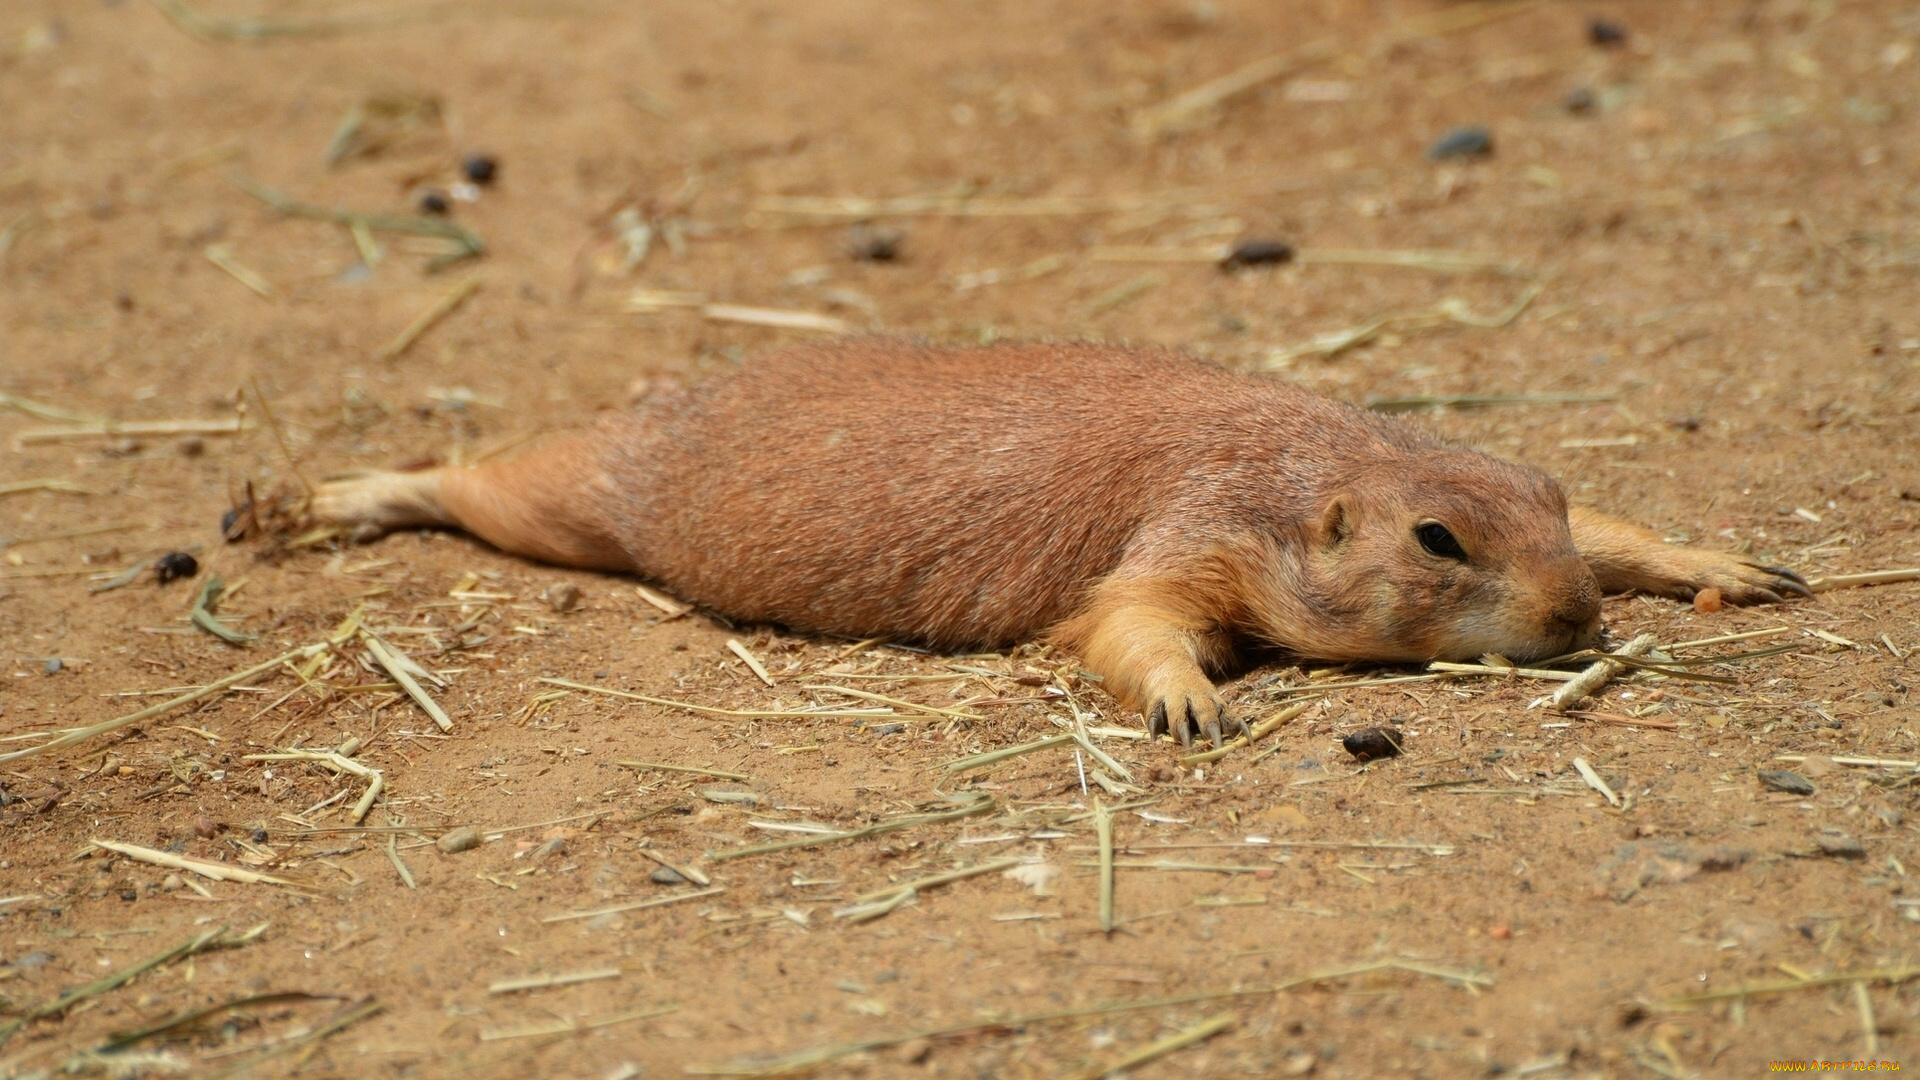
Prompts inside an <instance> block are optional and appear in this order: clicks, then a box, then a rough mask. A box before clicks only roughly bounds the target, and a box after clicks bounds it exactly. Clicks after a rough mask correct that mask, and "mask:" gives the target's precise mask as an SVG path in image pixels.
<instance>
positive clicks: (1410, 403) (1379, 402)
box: [1367, 394, 1620, 413]
mask: <svg viewBox="0 0 1920 1080" xmlns="http://www.w3.org/2000/svg"><path fill="white" fill-rule="evenodd" d="M1619 400H1620V395H1619V394H1422V395H1418V396H1415V397H1393V398H1368V399H1367V408H1369V409H1372V410H1373V411H1374V412H1383V413H1403V412H1413V411H1414V410H1415V409H1483V408H1486V407H1487V406H1489V405H1585V404H1590V403H1595V402H1604V401H1619Z"/></svg>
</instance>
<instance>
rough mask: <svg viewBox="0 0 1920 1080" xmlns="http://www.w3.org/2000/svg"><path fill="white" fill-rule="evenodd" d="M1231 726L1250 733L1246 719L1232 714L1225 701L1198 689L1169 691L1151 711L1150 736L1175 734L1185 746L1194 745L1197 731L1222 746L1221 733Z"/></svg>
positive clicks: (1216, 747)
mask: <svg viewBox="0 0 1920 1080" xmlns="http://www.w3.org/2000/svg"><path fill="white" fill-rule="evenodd" d="M1229 726H1231V727H1234V728H1237V729H1238V730H1239V731H1240V732H1241V733H1242V734H1246V733H1247V723H1246V721H1244V720H1241V719H1239V718H1238V717H1236V716H1234V715H1232V714H1231V713H1229V712H1228V711H1227V706H1226V703H1225V702H1223V701H1221V700H1220V699H1219V698H1217V697H1215V696H1213V694H1211V693H1202V692H1200V691H1197V690H1196V691H1181V690H1172V691H1169V692H1168V693H1167V694H1166V695H1164V696H1162V697H1160V698H1159V699H1157V700H1156V701H1154V703H1153V706H1152V707H1151V708H1149V709H1148V710H1147V737H1148V738H1150V739H1157V738H1159V737H1160V736H1162V735H1166V734H1172V735H1173V737H1174V738H1176V739H1179V740H1180V745H1181V746H1183V747H1186V746H1192V745H1193V737H1194V736H1195V735H1196V734H1204V735H1206V737H1207V738H1208V739H1210V740H1211V741H1212V742H1213V745H1214V748H1215V749H1218V748H1219V746H1220V743H1221V735H1222V733H1223V731H1224V730H1225V729H1226V728H1228V727H1229Z"/></svg>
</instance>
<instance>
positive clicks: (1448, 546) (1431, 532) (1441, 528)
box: [1413, 521, 1467, 562]
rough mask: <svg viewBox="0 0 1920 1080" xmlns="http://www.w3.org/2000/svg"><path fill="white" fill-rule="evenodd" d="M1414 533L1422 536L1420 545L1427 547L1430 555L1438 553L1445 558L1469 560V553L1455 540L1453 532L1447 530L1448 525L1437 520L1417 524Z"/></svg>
mask: <svg viewBox="0 0 1920 1080" xmlns="http://www.w3.org/2000/svg"><path fill="white" fill-rule="evenodd" d="M1413 535H1415V536H1417V537H1419V538H1420V546H1421V547H1423V548H1426V549H1427V554H1429V555H1438V556H1440V557H1441V558H1443V559H1459V560H1460V561H1461V562H1466V561H1467V553H1466V552H1465V551H1462V550H1461V549H1460V541H1458V540H1455V539H1454V538H1453V534H1452V533H1450V532H1448V531H1447V527H1446V526H1445V525H1442V524H1440V523H1439V522H1437V521H1429V522H1427V523H1426V524H1425V525H1418V526H1415V527H1414V530H1413Z"/></svg>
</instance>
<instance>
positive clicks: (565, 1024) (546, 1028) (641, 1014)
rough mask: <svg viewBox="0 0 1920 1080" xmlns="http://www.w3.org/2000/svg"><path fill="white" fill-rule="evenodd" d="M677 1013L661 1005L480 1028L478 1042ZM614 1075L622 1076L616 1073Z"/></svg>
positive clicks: (560, 1032) (677, 1008)
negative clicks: (579, 1019) (598, 1016)
mask: <svg viewBox="0 0 1920 1080" xmlns="http://www.w3.org/2000/svg"><path fill="white" fill-rule="evenodd" d="M679 1011H680V1006H678V1005H662V1006H660V1007H659V1008H657V1009H639V1010H637V1011H634V1012H627V1013H621V1014H619V1015H618V1016H608V1017H604V1018H602V1019H599V1020H588V1021H586V1022H584V1023H578V1022H575V1021H573V1020H565V1019H563V1020H555V1021H553V1022H552V1023H547V1024H528V1025H526V1026H524V1027H517V1028H482V1029H481V1031H480V1041H481V1042H498V1041H500V1040H502V1039H534V1038H539V1037H541V1036H546V1035H568V1034H572V1033H573V1032H576V1031H592V1030H594V1029H596V1028H603V1027H612V1026H613V1025H615V1024H629V1023H632V1022H633V1021H635V1020H646V1019H648V1018H650V1017H655V1016H665V1015H667V1014H668V1013H674V1012H679ZM615 1075H616V1076H618V1075H623V1074H619V1073H616V1074H615ZM624 1075H628V1076H637V1075H639V1074H638V1073H629V1074H624Z"/></svg>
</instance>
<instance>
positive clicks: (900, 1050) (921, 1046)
mask: <svg viewBox="0 0 1920 1080" xmlns="http://www.w3.org/2000/svg"><path fill="white" fill-rule="evenodd" d="M893 1053H894V1056H895V1057H898V1058H899V1059H900V1060H901V1061H902V1062H904V1063H905V1064H908V1065H918V1064H920V1063H921V1062H923V1061H925V1060H927V1057H928V1055H930V1054H932V1053H933V1040H932V1039H908V1040H907V1041H906V1042H903V1043H901V1044H900V1045H899V1046H897V1047H895V1048H894V1051H893Z"/></svg>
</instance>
